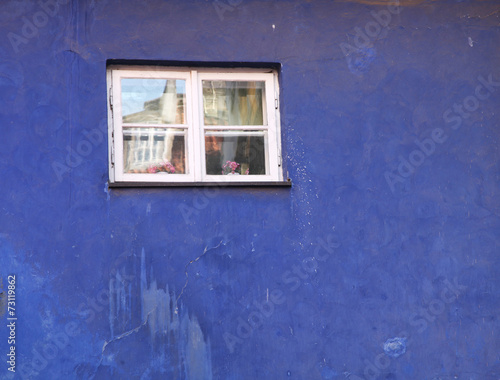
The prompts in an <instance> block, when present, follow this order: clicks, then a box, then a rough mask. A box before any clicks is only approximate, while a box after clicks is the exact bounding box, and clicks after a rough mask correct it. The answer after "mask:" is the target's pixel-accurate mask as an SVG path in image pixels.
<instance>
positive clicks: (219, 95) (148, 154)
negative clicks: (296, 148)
mask: <svg viewBox="0 0 500 380" xmlns="http://www.w3.org/2000/svg"><path fill="white" fill-rule="evenodd" d="M268 71H269V70H268ZM108 78H109V80H110V82H111V83H112V88H111V89H110V94H111V101H110V113H111V115H112V121H111V123H110V128H111V133H110V136H111V144H110V149H111V160H110V161H111V163H110V182H165V183H168V182H226V181H227V182H231V181H236V182H245V181H248V182H255V181H263V182H269V181H270V182H273V181H274V182H275V181H281V180H282V174H281V162H280V154H281V149H280V141H279V125H278V120H279V115H278V114H277V112H278V111H277V107H275V102H276V104H277V100H276V99H277V97H278V91H277V85H276V83H277V81H276V75H275V73H270V72H260V71H251V72H250V71H245V72H243V71H240V70H232V71H229V70H228V72H220V70H218V71H214V70H209V69H207V70H199V69H187V68H186V69H178V70H175V71H174V70H168V69H164V68H162V69H159V68H137V69H123V68H111V69H110V70H109V71H108Z"/></svg>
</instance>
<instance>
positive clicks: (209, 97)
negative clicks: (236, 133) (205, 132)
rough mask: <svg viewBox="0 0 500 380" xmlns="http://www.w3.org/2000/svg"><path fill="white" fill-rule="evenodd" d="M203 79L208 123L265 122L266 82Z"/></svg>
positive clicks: (258, 123) (255, 123)
mask: <svg viewBox="0 0 500 380" xmlns="http://www.w3.org/2000/svg"><path fill="white" fill-rule="evenodd" d="M202 82H203V111H204V119H205V125H265V124H266V120H264V103H265V99H264V98H265V91H264V88H265V82H253V81H251V82H249V81H212V80H204V81H202Z"/></svg>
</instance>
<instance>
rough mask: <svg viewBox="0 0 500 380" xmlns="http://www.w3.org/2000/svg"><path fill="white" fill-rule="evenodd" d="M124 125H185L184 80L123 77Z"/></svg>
mask: <svg viewBox="0 0 500 380" xmlns="http://www.w3.org/2000/svg"><path fill="white" fill-rule="evenodd" d="M121 86H122V117H123V122H124V123H136V124H186V116H185V115H186V106H185V104H186V101H185V100H186V81H185V80H180V79H146V78H124V79H122V80H121Z"/></svg>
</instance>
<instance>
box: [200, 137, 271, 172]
mask: <svg viewBox="0 0 500 380" xmlns="http://www.w3.org/2000/svg"><path fill="white" fill-rule="evenodd" d="M266 143H267V135H266V132H265V131H224V132H220V131H207V132H206V133H205V160H206V174H209V175H223V174H234V173H237V174H241V175H265V174H266V171H267V170H266V168H267V162H266Z"/></svg>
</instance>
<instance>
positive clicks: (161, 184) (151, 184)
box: [108, 179, 292, 189]
mask: <svg viewBox="0 0 500 380" xmlns="http://www.w3.org/2000/svg"><path fill="white" fill-rule="evenodd" d="M108 187H109V188H111V189H112V188H143V187H292V181H291V180H290V179H289V180H287V181H270V182H257V181H256V182H108Z"/></svg>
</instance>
